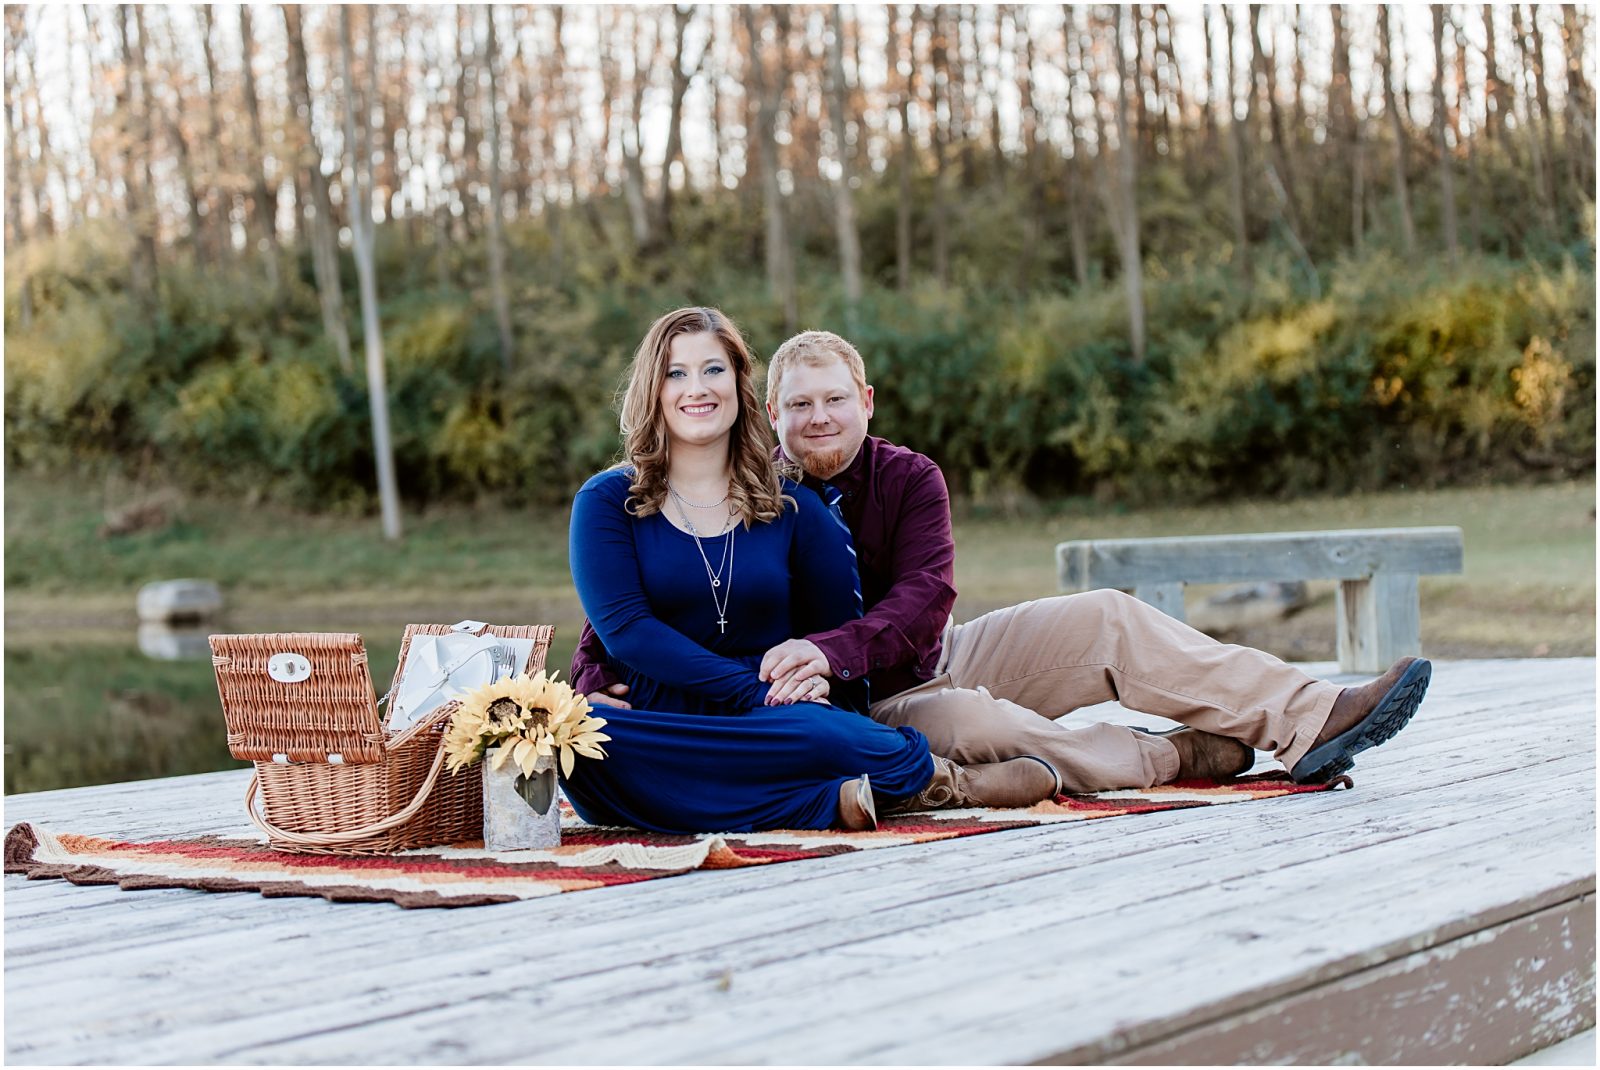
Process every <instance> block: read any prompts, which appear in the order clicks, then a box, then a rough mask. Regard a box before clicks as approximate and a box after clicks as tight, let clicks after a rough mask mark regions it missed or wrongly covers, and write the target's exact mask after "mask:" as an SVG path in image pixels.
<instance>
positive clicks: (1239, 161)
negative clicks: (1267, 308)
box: [1222, 4, 1255, 279]
mask: <svg viewBox="0 0 1600 1070" xmlns="http://www.w3.org/2000/svg"><path fill="white" fill-rule="evenodd" d="M1222 24H1223V27H1224V29H1225V30H1226V32H1227V38H1228V93H1227V96H1226V98H1225V100H1226V101H1227V105H1228V129H1229V132H1230V134H1231V135H1232V136H1231V137H1230V138H1229V139H1228V144H1229V145H1230V147H1231V149H1232V151H1231V152H1229V154H1228V192H1229V198H1228V201H1229V204H1230V205H1231V207H1232V208H1233V256H1234V263H1235V264H1236V265H1237V266H1238V268H1239V274H1240V275H1241V276H1243V277H1244V278H1246V279H1248V278H1250V210H1249V201H1248V200H1247V198H1246V197H1245V177H1244V176H1245V174H1246V173H1247V171H1248V168H1249V158H1250V157H1249V145H1250V130H1249V128H1250V121H1249V114H1250V109H1251V108H1252V105H1250V104H1248V103H1247V104H1246V109H1247V110H1246V112H1245V121H1244V123H1243V124H1241V123H1240V122H1239V119H1238V116H1237V114H1236V113H1235V111H1234V109H1235V107H1236V105H1235V102H1234V93H1236V92H1237V87H1238V84H1239V81H1238V72H1237V71H1236V70H1235V69H1234V54H1235V52H1236V51H1237V46H1236V45H1235V43H1234V42H1235V40H1236V37H1235V33H1234V25H1233V8H1232V6H1231V5H1228V4H1223V5H1222ZM1245 96H1246V99H1247V100H1254V99H1255V94H1254V93H1253V92H1251V93H1247V94H1246V95H1245Z"/></svg>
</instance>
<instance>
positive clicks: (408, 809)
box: [244, 747, 444, 847]
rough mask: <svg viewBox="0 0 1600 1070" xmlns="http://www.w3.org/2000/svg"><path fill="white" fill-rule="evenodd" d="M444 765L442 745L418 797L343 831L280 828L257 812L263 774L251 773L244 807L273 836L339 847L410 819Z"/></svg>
mask: <svg viewBox="0 0 1600 1070" xmlns="http://www.w3.org/2000/svg"><path fill="white" fill-rule="evenodd" d="M442 768H444V748H443V747H440V748H439V751H438V753H437V754H435V755H434V756H433V767H432V768H431V769H429V770H428V777H427V779H426V780H424V781H423V782H422V787H420V788H418V789H417V796H416V798H414V799H412V800H411V802H409V803H408V804H406V806H405V807H403V808H402V809H400V810H399V811H397V812H396V813H394V814H393V815H391V816H389V817H386V818H384V819H383V820H382V821H375V822H373V823H372V824H370V825H367V826H365V827H364V828H358V829H347V830H346V831H344V832H313V833H305V832H290V831H289V830H288V829H281V828H279V827H278V826H277V825H274V824H273V823H272V822H270V821H268V820H267V819H266V818H265V817H264V816H262V815H261V814H259V813H257V812H256V807H255V801H256V790H257V787H258V785H259V783H260V780H261V774H260V773H256V774H255V775H253V776H251V778H250V786H249V787H247V788H246V789H245V791H244V808H245V812H246V813H248V814H249V815H250V823H251V824H252V825H254V826H255V827H256V828H258V829H260V830H261V831H262V832H265V833H266V834H267V835H268V836H270V837H273V838H275V839H280V840H285V841H287V842H289V843H292V844H295V845H297V846H300V847H338V846H341V845H343V844H348V843H353V842H355V841H357V840H362V839H365V838H367V837H368V836H373V835H376V834H377V833H379V832H387V831H389V830H390V829H392V828H395V827H396V826H398V825H403V824H405V823H406V822H407V821H409V820H411V818H412V817H414V816H415V815H416V813H417V811H418V810H420V809H422V804H423V803H424V802H425V801H426V800H427V798H428V792H430V791H432V790H433V785H434V782H435V781H436V780H438V779H439V770H440V769H442Z"/></svg>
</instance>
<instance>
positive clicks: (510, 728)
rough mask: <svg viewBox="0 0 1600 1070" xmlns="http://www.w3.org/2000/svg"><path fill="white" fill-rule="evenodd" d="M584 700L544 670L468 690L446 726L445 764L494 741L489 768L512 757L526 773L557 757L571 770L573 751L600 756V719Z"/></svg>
mask: <svg viewBox="0 0 1600 1070" xmlns="http://www.w3.org/2000/svg"><path fill="white" fill-rule="evenodd" d="M589 709H590V707H589V701H588V699H586V698H584V697H583V696H582V695H579V694H577V693H576V692H574V691H573V690H572V688H571V686H569V685H568V684H565V683H562V682H560V681H558V680H556V678H555V676H554V675H553V674H551V675H548V676H547V675H546V674H545V673H544V672H542V671H541V672H537V673H534V674H533V675H532V676H513V677H510V678H508V679H505V680H497V681H495V682H494V683H492V684H485V685H484V686H482V687H479V688H477V689H475V690H473V691H469V692H467V694H465V695H464V696H462V698H461V704H460V705H459V706H458V707H457V708H456V712H455V713H454V714H453V715H452V716H451V718H450V726H449V728H448V729H447V730H446V731H445V737H444V749H445V764H446V765H447V766H448V767H449V769H450V771H451V772H452V773H454V772H458V771H460V770H461V769H463V768H465V767H466V766H469V765H471V764H472V763H474V762H476V761H478V760H479V759H480V758H482V757H483V754H484V752H485V751H486V750H487V749H489V748H490V747H499V748H500V749H499V751H498V752H497V753H496V754H495V756H494V759H493V761H494V768H495V769H497V770H498V769H500V768H502V767H503V766H504V765H505V763H506V762H508V761H509V762H512V763H514V764H515V765H516V767H517V769H518V770H519V771H520V772H521V773H522V775H523V776H525V777H532V776H533V774H534V773H536V772H539V771H540V770H542V769H548V768H550V766H551V765H552V764H553V763H554V762H555V761H557V760H559V761H560V763H561V771H562V773H563V774H564V775H566V776H571V775H572V769H573V766H574V765H575V764H576V760H577V756H578V755H583V756H584V757H587V758H596V759H601V758H604V757H605V756H606V752H605V750H604V749H603V748H602V747H601V746H600V744H601V743H605V742H609V741H610V739H611V737H610V736H608V735H606V734H605V733H603V732H601V731H600V729H601V728H604V727H605V723H606V722H605V720H604V719H603V718H600V717H592V716H590V714H589Z"/></svg>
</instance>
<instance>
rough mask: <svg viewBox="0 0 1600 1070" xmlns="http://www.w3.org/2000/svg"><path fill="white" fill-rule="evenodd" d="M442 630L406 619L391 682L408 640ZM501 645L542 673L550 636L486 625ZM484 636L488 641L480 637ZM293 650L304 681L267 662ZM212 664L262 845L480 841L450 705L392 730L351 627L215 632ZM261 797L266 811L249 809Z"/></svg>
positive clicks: (474, 773)
mask: <svg viewBox="0 0 1600 1070" xmlns="http://www.w3.org/2000/svg"><path fill="white" fill-rule="evenodd" d="M450 630H451V628H450V626H449V625H446V624H408V625H406V631H405V638H404V639H403V640H402V641H401V643H400V661H399V664H398V665H397V666H396V668H395V680H396V681H398V680H399V679H400V675H401V673H402V672H403V671H404V669H405V664H406V655H407V654H408V653H409V652H410V650H411V638H412V636H415V635H446V634H448V633H449V632H450ZM484 632H487V633H489V634H492V635H497V636H499V637H501V638H502V639H531V640H533V649H532V651H531V652H530V653H529V656H528V660H527V662H526V663H525V664H524V666H523V671H524V672H528V673H532V672H537V671H538V670H540V669H542V668H544V661H545V654H546V652H547V651H548V650H549V647H550V637H551V635H552V634H553V632H554V629H553V628H551V627H549V626H548V625H539V626H534V627H517V626H509V627H506V626H497V625H489V626H488V627H487V628H486V629H484ZM479 634H483V633H482V632H480V633H479ZM284 653H293V654H298V655H300V656H301V657H303V658H305V659H306V661H307V662H309V663H310V674H309V676H307V677H306V678H305V679H303V680H300V681H298V682H294V683H281V682H279V681H278V680H276V679H273V678H272V676H270V675H269V674H268V672H267V662H268V659H270V658H271V657H273V656H274V655H277V654H284ZM211 663H212V665H213V666H215V668H216V673H217V691H218V693H219V694H220V696H221V698H222V713H223V717H224V718H225V719H226V720H227V725H228V750H229V752H230V753H232V754H233V756H234V757H235V758H243V759H245V760H247V761H253V762H255V766H256V775H255V776H254V777H252V778H251V780H250V787H249V788H248V789H247V790H246V792H245V807H246V809H247V810H248V811H249V814H250V820H251V821H252V822H253V823H254V824H255V826H256V827H257V828H259V829H260V830H261V831H262V832H264V833H266V834H267V842H268V844H269V845H270V846H271V847H273V848H275V849H277V850H280V851H293V852H297V853H301V854H339V855H368V854H389V853H391V852H394V851H402V850H406V849H408V848H412V847H434V846H438V845H441V844H449V843H459V842H461V841H462V840H475V839H478V838H479V837H481V836H482V835H483V773H482V766H481V764H480V765H474V766H471V767H469V768H467V769H463V770H461V771H460V772H459V773H446V772H444V771H443V769H444V746H443V744H444V733H445V729H446V727H448V724H449V720H450V715H451V714H452V713H453V712H455V709H456V707H457V705H458V703H455V702H449V703H446V704H445V705H443V706H441V707H440V708H439V709H437V710H435V711H433V712H432V713H430V714H428V715H427V716H426V717H424V718H423V719H422V720H421V721H419V722H418V723H416V724H414V725H412V726H411V727H409V728H407V729H405V730H404V731H401V732H397V733H394V734H392V735H391V734H390V733H389V732H388V730H387V729H386V728H385V727H384V726H383V725H382V723H381V722H380V721H379V718H378V699H377V696H376V694H375V693H374V691H373V687H372V675H371V672H370V671H369V670H368V668H367V652H366V648H365V646H364V645H363V644H362V640H361V636H359V635H356V634H354V633H349V632H280V633H272V634H259V635H213V636H211ZM258 791H259V793H260V795H261V798H262V803H263V807H264V809H265V813H259V812H257V810H256V806H255V798H256V794H257V792H258Z"/></svg>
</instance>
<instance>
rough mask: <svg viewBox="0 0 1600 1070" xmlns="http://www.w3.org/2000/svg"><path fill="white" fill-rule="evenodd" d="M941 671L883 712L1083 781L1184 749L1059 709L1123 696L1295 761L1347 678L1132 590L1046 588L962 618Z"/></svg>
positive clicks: (941, 738)
mask: <svg viewBox="0 0 1600 1070" xmlns="http://www.w3.org/2000/svg"><path fill="white" fill-rule="evenodd" d="M940 670H941V671H940V673H939V675H937V676H935V677H934V678H933V679H932V680H929V681H928V682H927V683H925V684H922V685H920V686H918V687H914V688H912V689H910V690H909V691H902V692H901V693H900V694H898V695H892V696H890V697H889V698H886V699H884V700H882V701H881V702H876V703H874V704H873V706H872V717H873V719H874V720H877V721H881V722H882V723H884V724H887V725H891V726H895V727H898V726H900V725H910V726H912V727H913V728H916V729H917V730H919V731H920V732H922V733H923V735H925V736H927V737H928V742H929V744H930V745H931V746H932V748H933V752H934V753H935V754H939V755H943V756H945V757H947V758H950V759H952V760H954V761H957V762H961V763H964V764H965V763H978V762H995V761H1004V760H1005V759H1007V758H1015V757H1017V756H1018V755H1021V754H1034V755H1037V756H1039V757H1040V758H1043V759H1045V760H1046V761H1048V762H1050V763H1051V764H1053V765H1054V766H1055V767H1056V770H1057V772H1059V773H1060V774H1061V779H1062V781H1063V782H1064V784H1065V786H1066V789H1067V790H1068V791H1072V792H1091V791H1109V790H1112V789H1114V788H1143V787H1150V786H1151V785H1154V784H1165V783H1169V782H1171V781H1173V780H1175V779H1177V774H1178V752H1177V749H1176V748H1175V747H1173V745H1172V744H1171V743H1169V742H1167V741H1166V740H1164V739H1162V738H1160V737H1159V736H1152V735H1146V734H1145V733H1142V732H1135V731H1133V730H1132V729H1129V728H1125V727H1122V726H1120V725H1109V724H1095V725H1089V726H1086V727H1083V728H1068V727H1066V726H1065V725H1059V724H1057V723H1056V722H1055V718H1057V717H1061V716H1064V715H1065V714H1068V713H1071V712H1072V711H1073V710H1075V709H1078V708H1080V707H1082V706H1088V705H1092V704H1094V703H1097V702H1105V701H1107V700H1110V699H1115V700H1116V701H1118V702H1120V703H1121V704H1122V705H1124V706H1126V707H1127V708H1129V709H1132V710H1138V711H1140V712H1143V713H1150V714H1156V715H1157V716H1161V717H1167V718H1171V719H1172V720H1174V721H1180V722H1182V723H1183V724H1186V725H1192V726H1193V727H1195V728H1198V729H1201V730H1202V731H1206V732H1214V733H1216V734H1218V735H1223V736H1230V737H1232V738H1234V739H1238V740H1241V741H1243V742H1245V743H1248V744H1249V745H1250V746H1252V747H1254V748H1255V749H1256V750H1263V751H1271V752H1273V754H1274V756H1275V757H1277V758H1278V759H1279V760H1281V761H1282V762H1283V763H1284V766H1285V768H1293V767H1294V763H1295V762H1297V761H1299V760H1300V758H1301V757H1302V756H1304V755H1305V753H1306V751H1308V750H1310V749H1311V744H1312V741H1313V740H1314V739H1315V738H1316V735H1317V733H1318V732H1319V731H1321V730H1322V726H1323V724H1324V723H1325V722H1326V721H1327V719H1328V714H1329V712H1330V711H1331V710H1332V709H1333V700H1334V699H1335V698H1336V697H1338V694H1339V692H1340V690H1341V688H1340V686H1339V685H1338V684H1333V683H1328V682H1327V681H1324V680H1314V679H1312V678H1311V677H1309V676H1307V675H1306V674H1305V673H1303V672H1301V671H1300V670H1298V669H1295V668H1293V667H1291V666H1289V665H1286V664H1285V663H1284V662H1282V661H1279V660H1278V659H1277V658H1275V657H1273V656H1272V655H1271V654H1265V653H1263V652H1261V651H1259V650H1252V649H1251V648H1249V647H1242V646H1232V645H1229V644H1225V643H1219V642H1217V641H1216V640H1215V639H1212V638H1211V637H1209V636H1207V635H1204V634H1202V633H1201V632H1197V631H1195V630H1194V629H1193V628H1191V627H1189V626H1188V625H1187V624H1184V623H1182V622H1181V621H1177V620H1174V619H1173V618H1171V617H1169V616H1167V615H1166V614H1165V613H1162V612H1161V611H1160V610H1158V609H1155V608H1154V607H1152V606H1149V605H1146V604H1145V603H1143V602H1141V601H1139V600H1138V599H1136V598H1133V597H1131V596H1130V595H1125V594H1123V593H1122V592H1120V591H1110V590H1103V591H1088V592H1085V593H1083V594H1074V595H1066V596H1061V597H1056V598H1041V599H1039V600H1037V601H1033V602H1026V603H1024V604H1022V605H1020V606H1012V607H1011V608H1009V609H1001V610H997V611H995V612H993V613H988V614H985V615H984V616H982V617H979V618H978V619H977V620H973V621H969V622H968V623H966V624H959V625H955V626H954V627H952V628H951V629H950V630H949V631H948V632H947V633H946V635H945V643H944V655H943V658H942V660H941V665H940Z"/></svg>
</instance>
